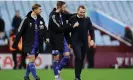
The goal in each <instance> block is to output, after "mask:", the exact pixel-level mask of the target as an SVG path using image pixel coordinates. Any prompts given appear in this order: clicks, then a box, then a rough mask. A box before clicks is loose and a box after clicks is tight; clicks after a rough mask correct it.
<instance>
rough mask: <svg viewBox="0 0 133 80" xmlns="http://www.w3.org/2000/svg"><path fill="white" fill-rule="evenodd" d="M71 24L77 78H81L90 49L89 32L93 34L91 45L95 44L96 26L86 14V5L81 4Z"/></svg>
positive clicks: (76, 79) (78, 79)
mask: <svg viewBox="0 0 133 80" xmlns="http://www.w3.org/2000/svg"><path fill="white" fill-rule="evenodd" d="M69 24H70V25H71V42H72V48H73V50H74V54H75V80H81V79H80V74H81V71H82V67H83V61H84V58H85V53H87V51H88V32H89V34H90V36H91V40H90V42H89V43H90V46H93V45H94V28H93V26H92V23H91V21H90V18H89V17H86V16H85V7H84V6H79V8H78V12H77V14H76V15H74V16H72V17H71V18H70V20H69Z"/></svg>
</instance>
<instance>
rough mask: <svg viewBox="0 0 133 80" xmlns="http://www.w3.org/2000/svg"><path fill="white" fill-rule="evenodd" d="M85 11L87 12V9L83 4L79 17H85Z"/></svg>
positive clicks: (79, 9) (80, 7) (78, 12)
mask: <svg viewBox="0 0 133 80" xmlns="http://www.w3.org/2000/svg"><path fill="white" fill-rule="evenodd" d="M85 12H86V9H85V7H84V6H83V5H81V6H79V7H78V11H77V14H78V16H79V17H82V18H83V17H85Z"/></svg>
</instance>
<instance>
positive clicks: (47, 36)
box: [42, 18, 49, 43]
mask: <svg viewBox="0 0 133 80" xmlns="http://www.w3.org/2000/svg"><path fill="white" fill-rule="evenodd" d="M42 19H43V18H42ZM42 21H43V26H44V29H43V35H44V36H43V37H44V41H45V42H46V43H48V42H49V32H48V29H47V27H46V25H45V21H44V19H43V20H42Z"/></svg>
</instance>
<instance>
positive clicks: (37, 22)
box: [12, 4, 47, 80]
mask: <svg viewBox="0 0 133 80" xmlns="http://www.w3.org/2000/svg"><path fill="white" fill-rule="evenodd" d="M40 13H41V5H39V4H34V5H33V6H32V11H31V12H29V13H28V14H27V16H26V17H25V19H24V20H23V21H22V22H21V24H20V26H19V28H18V33H17V35H16V38H15V41H14V43H13V46H12V47H13V48H15V49H16V48H17V46H18V42H19V40H20V38H21V36H22V42H23V43H22V51H23V52H24V53H28V54H29V63H28V65H27V70H26V75H25V77H24V80H29V73H30V72H31V73H32V75H33V77H34V79H35V80H40V79H39V77H38V76H37V74H36V68H35V65H34V61H35V57H36V56H37V53H38V52H42V51H41V50H42V49H41V50H39V48H40V47H41V48H43V47H42V46H43V39H44V37H46V31H47V28H46V26H45V22H44V20H43V18H42V17H41V16H40Z"/></svg>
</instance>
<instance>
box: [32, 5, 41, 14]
mask: <svg viewBox="0 0 133 80" xmlns="http://www.w3.org/2000/svg"><path fill="white" fill-rule="evenodd" d="M34 12H35V13H36V14H37V15H40V14H41V12H42V9H41V7H38V8H37V9H34Z"/></svg>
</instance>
